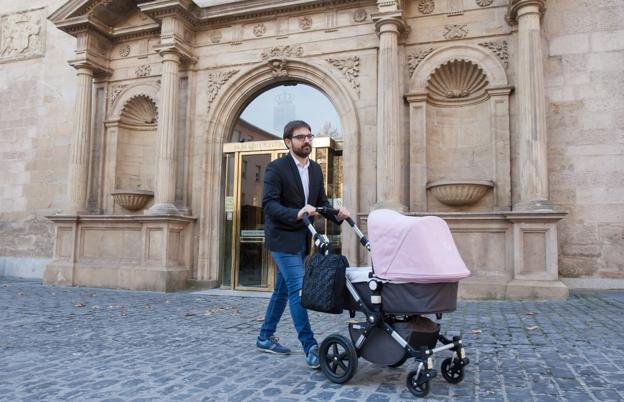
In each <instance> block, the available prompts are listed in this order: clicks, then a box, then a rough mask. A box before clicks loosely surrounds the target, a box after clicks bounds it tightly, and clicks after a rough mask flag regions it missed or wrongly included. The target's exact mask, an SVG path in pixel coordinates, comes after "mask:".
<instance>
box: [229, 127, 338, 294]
mask: <svg viewBox="0 0 624 402" xmlns="http://www.w3.org/2000/svg"><path fill="white" fill-rule="evenodd" d="M314 141H315V147H317V148H313V149H314V151H313V154H312V158H313V159H314V157H318V159H319V163H320V164H321V168H322V170H323V174H324V176H325V186H326V188H327V190H328V191H327V193H328V197H329V198H330V200H331V201H334V202H332V204H334V205H336V202H335V201H338V200H340V199H341V197H342V194H341V191H337V190H336V188H339V189H341V188H342V183H341V182H336V180H335V174H334V169H335V168H336V167H337V164H336V162H335V161H336V160H338V159H337V158H335V157H334V154H335V151H334V149H333V147H332V145H334V144H333V143H330V142H329V138H327V139H315V140H314ZM223 152H224V154H223V156H224V158H223V163H224V172H225V177H224V182H225V183H224V184H225V186H224V189H225V194H224V244H223V245H224V255H223V264H224V265H223V268H222V271H221V273H222V276H221V284H222V286H223V287H226V288H230V289H238V290H266V291H270V290H273V286H274V284H275V270H276V267H275V263H274V262H273V259H272V257H271V254H270V252H269V251H268V250H267V249H266V248H265V247H264V212H263V209H262V187H263V185H264V174H265V171H266V167H267V165H268V164H269V163H270V162H271V161H272V160H274V159H277V158H279V157H282V156H283V155H285V154H287V153H288V150H287V149H286V148H285V146H284V142H283V141H281V140H280V141H254V142H245V143H227V144H224V147H223ZM340 176H341V175H340ZM315 226H317V229H318V230H319V232H321V233H327V234H328V235H329V236H331V237H332V241H333V242H334V244H333V245H334V247H335V250H336V249H337V250H338V251H339V249H340V231H339V230H340V229H339V228H338V227H337V226H336V227H333V226H334V225H331V226H328V225H327V224H326V223H325V222H324V219H317V220H316V222H315ZM328 229H329V230H328Z"/></svg>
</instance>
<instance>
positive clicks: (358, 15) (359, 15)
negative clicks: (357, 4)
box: [353, 8, 368, 22]
mask: <svg viewBox="0 0 624 402" xmlns="http://www.w3.org/2000/svg"><path fill="white" fill-rule="evenodd" d="M366 18H368V13H366V10H364V9H363V8H360V9H358V10H355V11H354V12H353V21H355V22H364V21H366Z"/></svg>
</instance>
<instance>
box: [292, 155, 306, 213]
mask: <svg viewBox="0 0 624 402" xmlns="http://www.w3.org/2000/svg"><path fill="white" fill-rule="evenodd" d="M290 156H291V157H292V158H293V159H294V160H295V165H297V169H298V170H299V176H300V177H301V184H302V185H303V194H304V195H305V203H306V204H307V203H308V195H310V175H309V174H308V167H310V160H309V159H306V164H305V165H302V164H301V163H299V161H298V160H297V158H295V157H294V155H293V154H292V153H291V154H290Z"/></svg>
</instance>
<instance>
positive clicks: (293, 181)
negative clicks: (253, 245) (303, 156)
mask: <svg viewBox="0 0 624 402" xmlns="http://www.w3.org/2000/svg"><path fill="white" fill-rule="evenodd" d="M308 176H309V178H310V193H309V195H308V204H310V205H312V206H315V207H330V206H331V204H330V203H329V201H328V200H327V195H326V194H325V186H324V185H323V172H322V171H321V167H320V166H319V164H318V163H316V162H314V161H312V160H310V166H309V167H308ZM304 206H305V195H304V193H303V184H302V183H301V176H299V169H298V168H297V165H296V164H295V160H294V159H293V157H292V155H290V154H286V155H284V156H282V157H281V158H278V159H276V160H274V161H272V162H271V163H269V165H268V166H267V168H266V171H265V174H264V188H263V191H262V207H263V209H264V236H265V237H264V241H265V245H266V247H267V248H268V249H269V250H271V251H280V252H285V253H293V254H295V253H298V252H301V251H304V250H306V251H308V247H309V243H310V242H309V239H310V233H309V231H308V229H307V228H306V226H305V224H304V223H303V220H299V221H298V220H297V213H298V212H299V210H300V209H301V208H303V207H304ZM328 218H329V219H331V220H332V221H334V222H335V223H337V224H340V223H341V222H339V221H337V220H336V219H335V218H334V217H332V216H329V217H328Z"/></svg>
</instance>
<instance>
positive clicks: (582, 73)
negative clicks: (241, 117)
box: [0, 0, 624, 286]
mask: <svg viewBox="0 0 624 402" xmlns="http://www.w3.org/2000/svg"><path fill="white" fill-rule="evenodd" d="M64 3H65V0H2V1H1V6H0V32H2V34H1V35H0V71H1V72H2V78H0V275H3V274H11V275H19V276H41V268H42V267H43V265H44V264H45V261H47V260H48V259H49V258H50V257H51V256H52V249H53V244H54V239H53V237H54V233H53V226H52V224H50V223H49V221H48V220H46V219H45V218H44V216H46V215H50V214H54V213H56V212H57V211H59V210H62V209H63V208H64V206H65V205H66V203H67V195H66V182H67V168H68V155H69V144H70V140H71V132H72V124H73V113H74V112H73V110H74V98H75V93H76V90H75V88H76V76H75V71H74V70H73V68H71V67H70V66H69V65H68V63H67V60H70V59H72V58H73V57H74V49H75V47H76V39H75V38H73V37H70V36H69V35H67V34H65V33H63V32H62V31H60V30H59V29H57V28H55V27H54V26H53V25H52V24H51V23H50V22H49V21H47V19H46V18H47V16H48V15H50V13H52V12H53V11H55V10H56V9H58V8H59V7H60V6H61V5H62V4H64ZM372 3H373V2H372V1H371V4H372ZM406 3H408V8H409V7H411V14H410V15H419V16H420V14H417V12H416V11H415V10H416V7H417V4H418V3H417V2H415V1H414V2H406ZM435 3H436V4H437V5H438V6H442V4H443V3H442V1H441V0H438V1H436V2H435ZM444 3H446V2H444ZM506 3H507V1H506V0H496V2H494V3H493V7H495V11H494V12H495V13H496V15H498V16H499V17H500V18H497V19H491V18H488V21H487V22H484V23H483V25H481V26H480V28H479V29H481V30H482V31H479V32H482V33H484V34H485V33H487V32H488V29H502V30H504V31H507V29H509V30H511V28H510V27H508V26H507V25H504V26H503V27H502V28H501V27H500V26H498V25H496V24H498V22H496V21H499V20H501V21H502V16H503V15H504V13H505V12H506V7H505V4H506ZM449 4H450V3H449ZM466 4H467V2H466ZM471 4H473V3H472V2H471ZM546 6H547V11H546V13H545V16H544V19H543V30H544V35H543V40H544V51H545V55H544V56H545V85H546V104H547V122H548V141H549V147H548V149H549V160H548V165H549V180H550V183H549V185H550V199H551V201H552V202H553V203H554V204H555V205H557V206H558V207H560V208H562V209H563V210H565V211H566V212H567V213H568V215H567V217H566V218H565V219H563V220H562V222H561V223H560V224H559V228H558V229H559V271H560V273H561V275H562V276H564V277H568V278H591V279H594V280H602V279H619V280H620V283H624V175H623V174H622V173H623V171H624V168H623V166H624V97H623V95H622V94H623V93H624V68H622V66H623V65H624V2H622V0H585V1H570V0H547V2H546ZM371 9H374V7H373V6H371V7H368V8H367V10H368V11H369V13H370V11H371ZM490 11H491V10H489V9H487V10H485V9H484V10H482V11H479V13H482V15H484V16H485V15H486V13H488V12H490ZM341 15H342V14H341ZM345 15H347V14H344V15H342V17H340V18H343V19H344V18H347V17H345ZM349 15H350V14H349ZM475 15H476V14H475ZM479 15H481V14H479ZM420 17H422V16H420ZM132 18H134V17H132ZM137 18H138V17H137ZM315 18H316V17H315ZM427 18H428V19H427ZM445 18H446V16H444V15H440V17H439V19H440V21H446V20H445ZM453 18H457V17H453ZM482 18H483V19H485V17H482ZM316 20H317V19H315V21H316ZM318 20H319V21H324V22H327V23H328V21H329V20H325V19H318ZM132 21H134V20H132V19H131V20H129V22H128V23H132ZM293 21H294V20H293ZM417 21H418V23H419V24H421V23H422V24H434V25H435V24H438V23H440V24H442V25H440V26H443V25H444V24H443V22H440V21H438V20H436V19H435V18H429V17H426V18H425V17H423V18H418V19H417ZM349 22H351V19H350V17H349ZM422 24H421V25H418V24H414V27H415V28H414V30H412V33H411V35H412V36H414V35H418V38H419V41H421V40H433V39H434V38H433V37H429V36H427V35H433V32H434V31H435V32H438V33H439V32H442V31H440V30H432V29H431V28H430V27H429V26H426V25H422ZM492 24H494V25H496V27H495V28H491V25H492ZM474 25H479V24H477V23H475V24H474ZM252 26H253V25H249V27H252ZM241 27H242V25H241ZM488 27H489V28H488ZM353 29H354V30H361V31H357V32H358V35H359V36H354V38H357V39H355V40H357V41H358V43H359V45H360V47H361V48H362V49H363V50H360V51H358V52H356V53H357V56H358V57H359V58H360V63H361V71H360V77H359V79H360V81H359V82H360V93H361V94H362V96H361V97H359V98H358V100H357V101H356V103H355V106H356V108H357V109H358V113H359V115H360V116H362V118H361V121H360V122H359V123H360V125H359V130H360V133H361V134H362V135H361V141H360V142H359V143H358V144H356V145H354V146H356V147H357V150H358V152H359V153H360V155H361V157H364V158H365V159H366V160H367V159H368V158H369V157H372V158H373V159H375V147H376V141H375V139H376V134H375V132H376V124H377V123H376V112H375V110H376V103H375V102H374V101H373V99H374V98H375V96H366V94H371V93H372V94H374V93H376V84H377V81H376V79H377V66H376V63H377V62H376V48H375V46H376V44H377V43H378V39H377V37H376V35H373V34H372V32H369V31H368V29H369V28H368V27H366V26H365V25H357V26H356V27H355V28H353ZM228 32H229V31H228ZM354 32H355V31H354ZM215 34H216V31H206V32H203V33H200V34H198V35H197V37H198V42H199V43H209V42H210V43H214V35H215ZM324 34H328V35H335V36H336V38H337V40H336V41H334V42H332V43H329V42H323V43H322V44H320V43H319V44H316V45H315V46H316V47H317V50H313V51H312V52H311V53H314V52H317V53H319V54H321V53H322V54H332V53H333V52H336V51H338V52H340V51H343V50H344V49H349V46H347V45H345V43H346V44H349V43H350V41H351V40H352V39H346V40H344V43H343V42H341V41H340V40H338V38H339V35H340V33H335V32H334V31H332V30H328V32H324ZM250 35H251V33H250ZM332 37H333V36H332ZM438 39H439V38H438ZM219 40H220V39H219ZM137 43H138V42H137ZM284 43H285V42H284ZM154 44H155V42H149V41H148V40H142V41H141V43H140V46H139V45H137V47H136V48H135V47H133V48H132V49H130V48H129V49H128V52H129V54H130V55H134V54H135V53H136V52H139V53H141V55H143V53H145V56H146V57H147V58H148V59H147V60H143V59H141V60H138V59H137V60H134V59H131V58H128V59H125V58H123V57H118V56H117V55H120V54H122V53H120V52H121V50H122V49H121V45H119V44H118V45H116V46H117V47H116V48H115V49H114V51H113V54H114V55H115V57H114V58H115V60H117V63H118V66H117V68H116V69H115V72H114V74H115V75H114V77H113V78H114V79H115V80H125V79H128V78H133V77H138V75H139V72H138V69H139V68H142V67H144V66H145V65H146V64H145V63H148V62H149V63H151V64H153V65H154V66H155V67H154V68H153V69H152V71H151V76H154V77H155V78H156V77H157V76H158V75H159V74H160V70H158V69H157V68H158V66H159V65H160V58H159V56H157V55H156V54H155V53H154V52H153V51H152V50H153V49H152V48H153V45H154ZM133 46H134V43H133ZM228 46H229V45H228ZM509 46H510V56H513V54H514V48H513V46H514V42H513V40H511V39H510V42H509ZM268 47H269V46H268V45H267V48H268ZM238 49H243V50H245V49H246V50H247V51H248V52H249V54H251V53H253V57H257V55H258V53H259V51H258V49H256V48H255V47H254V45H253V44H247V43H242V44H241V46H239V47H238ZM319 49H320V50H319ZM423 49H425V48H424V47H423ZM148 50H149V51H148ZM217 50H218V47H216V46H215V47H211V46H206V47H205V48H199V49H197V52H198V55H201V56H202V58H201V60H202V61H201V62H200V65H199V66H198V68H199V70H200V73H199V74H198V75H199V78H198V80H199V84H201V85H200V87H204V88H205V87H207V83H206V82H205V81H206V80H207V76H208V74H209V71H211V70H212V69H215V68H216V69H217V70H218V69H219V68H221V67H223V68H226V66H228V65H229V64H231V63H243V64H244V63H245V62H246V61H245V60H247V59H245V58H244V57H243V56H244V55H245V52H244V51H243V50H240V51H239V52H238V53H226V54H228V55H229V56H230V59H229V60H227V61H223V60H219V59H217V58H216V57H212V56H216V55H217V53H216V52H217ZM407 50H408V51H410V52H412V51H416V50H418V51H420V50H422V49H421V48H420V47H418V49H416V48H414V49H412V48H409V49H407ZM211 52H215V53H214V55H213V53H211ZM148 53H149V54H148ZM356 53H354V55H355V54H356ZM505 54H506V53H505ZM237 57H238V59H237ZM122 59H123V60H122ZM208 60H209V61H208ZM509 61H510V66H509V68H508V70H507V73H508V74H509V78H510V82H515V79H514V77H515V71H514V70H513V65H514V63H513V61H512V60H509ZM403 62H404V68H405V69H408V61H407V60H403ZM133 63H134V64H133ZM137 63H139V64H140V65H139V64H137ZM201 63H204V64H201ZM345 85H347V87H349V84H348V83H345ZM205 97H206V94H205V92H204V93H202V92H201V91H199V93H198V95H197V98H198V100H197V103H198V104H200V105H202V106H201V107H199V106H198V107H197V109H191V110H197V111H199V110H200V109H201V110H202V112H201V113H203V111H204V110H206V107H205V104H206V102H205V101H206V99H205ZM202 102H203V103H202ZM515 110H516V104H515V101H514V94H513V93H512V96H511V108H510V112H511V119H512V122H511V125H512V128H513V126H514V125H515V122H514V121H513V120H514V119H515V118H516V117H517V115H516V111H515ZM198 113H199V112H198ZM190 117H191V118H193V119H195V120H196V121H195V122H192V123H189V124H195V123H197V122H199V123H198V124H199V126H202V124H203V123H202V121H203V120H205V116H197V115H196V116H190ZM205 123H206V124H207V122H205ZM202 128H203V126H202ZM405 130H407V128H405ZM513 131H514V130H512V132H513ZM198 132H202V133H203V132H205V130H198ZM194 152H199V150H194ZM512 158H513V155H512ZM513 174H514V176H515V178H516V179H517V175H518V174H519V173H518V172H513ZM374 176H375V165H374V164H372V163H362V164H361V166H360V171H359V172H358V179H357V182H358V183H357V186H358V188H359V190H360V194H361V196H360V197H359V199H358V200H357V201H358V202H359V204H360V208H359V209H360V210H361V211H364V212H365V211H366V209H367V207H368V206H370V205H373V204H374V202H375V199H374V198H375V184H374V181H373V180H369V179H368V178H370V177H374ZM200 185H201V181H200V180H197V184H194V185H193V191H196V192H197V193H198V194H199V193H200V192H201V191H202V188H201V187H200ZM200 199H201V197H200V196H199V195H197V196H196V199H195V201H192V202H194V203H195V204H199V201H197V200H200ZM484 202H489V201H488V200H485V201H484ZM193 206H197V205H193ZM194 209H197V208H194ZM577 283H580V282H577ZM588 283H589V282H585V284H588ZM612 283H616V282H612ZM572 286H574V284H573V285H572ZM609 286H610V285H609Z"/></svg>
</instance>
